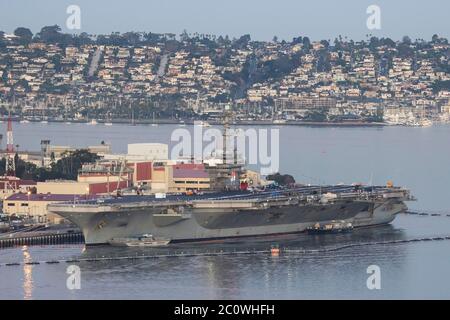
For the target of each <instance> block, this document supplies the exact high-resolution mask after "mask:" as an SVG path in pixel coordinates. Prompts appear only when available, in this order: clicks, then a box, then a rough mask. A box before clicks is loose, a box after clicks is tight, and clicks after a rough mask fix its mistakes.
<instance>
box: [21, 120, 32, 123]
mask: <svg viewBox="0 0 450 320" xmlns="http://www.w3.org/2000/svg"><path fill="white" fill-rule="evenodd" d="M20 123H30V121H28V120H20Z"/></svg>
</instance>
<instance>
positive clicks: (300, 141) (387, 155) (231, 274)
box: [0, 123, 450, 299]
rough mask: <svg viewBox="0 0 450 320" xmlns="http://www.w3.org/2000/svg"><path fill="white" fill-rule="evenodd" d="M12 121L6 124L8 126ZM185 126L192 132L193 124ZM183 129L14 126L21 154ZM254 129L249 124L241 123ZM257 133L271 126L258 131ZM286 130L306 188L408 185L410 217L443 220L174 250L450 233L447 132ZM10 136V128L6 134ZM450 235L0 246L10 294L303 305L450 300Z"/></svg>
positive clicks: (154, 137) (292, 165)
mask: <svg viewBox="0 0 450 320" xmlns="http://www.w3.org/2000/svg"><path fill="white" fill-rule="evenodd" d="M4 126H6V124H5V125H4ZM186 128H188V127H186ZM176 129H179V127H178V126H172V125H160V126H158V127H152V126H130V125H116V124H115V125H113V126H111V127H105V126H103V125H96V126H88V125H85V124H72V125H66V124H56V123H55V124H54V123H51V124H40V123H36V124H18V123H15V124H14V130H15V131H14V138H15V143H16V144H19V145H20V146H19V148H20V150H38V149H39V143H40V140H41V139H50V140H51V142H52V144H58V145H75V146H79V147H83V146H87V145H93V144H98V143H100V141H102V140H104V141H106V142H110V143H112V147H113V151H115V152H125V151H126V145H127V143H132V142H163V143H169V144H171V145H173V144H174V143H173V142H171V141H170V140H171V134H172V132H173V131H174V130H176ZM244 129H246V128H244ZM255 129H258V130H259V129H262V130H263V129H270V128H268V127H257V128H255ZM272 129H279V130H280V131H279V135H280V144H279V150H280V156H279V167H280V171H281V172H283V173H290V174H292V175H293V176H294V177H295V178H296V180H297V181H298V182H305V183H318V182H321V183H339V182H344V183H352V182H363V183H368V182H370V181H371V182H373V183H374V184H385V183H386V181H387V180H393V181H394V183H395V184H396V185H402V186H406V187H408V188H410V189H411V190H412V193H413V194H414V195H415V196H416V197H417V198H418V201H416V202H412V203H409V206H410V208H411V210H415V211H421V212H423V211H424V212H430V213H438V214H440V216H419V215H403V214H401V215H399V216H398V217H397V218H396V219H395V220H394V222H393V223H392V224H390V225H387V226H381V227H374V228H366V229H359V230H355V231H354V232H352V233H350V234H340V235H321V236H311V235H306V234H301V235H295V236H292V235H291V236H284V237H273V238H263V239H252V240H246V241H234V242H228V243H224V244H186V245H176V246H171V247H170V248H168V249H164V250H168V252H171V253H177V252H182V251H183V252H187V251H189V252H191V251H195V252H205V253H207V252H211V251H217V250H231V251H232V250H238V251H239V250H254V249H257V250H258V249H261V250H263V249H264V250H266V249H269V248H270V247H271V246H272V245H274V244H277V245H279V246H280V247H281V248H282V249H284V248H288V249H289V248H290V249H307V250H312V249H323V248H330V247H335V246H342V245H345V244H362V243H373V242H379V241H388V240H408V239H416V238H423V237H443V236H450V216H447V214H448V215H450V188H449V182H450V168H449V163H450V148H449V147H450V126H447V125H436V126H433V127H429V128H408V127H383V128H366V127H355V128H350V127H343V128H341V127H339V128H328V127H291V126H289V127H272ZM3 130H5V128H4V129H3ZM448 252H450V240H436V241H418V242H405V243H395V244H378V245H377V244H372V245H361V246H353V247H349V248H342V249H340V250H336V251H330V252H316V253H286V252H282V254H281V255H280V256H278V257H273V256H271V255H270V254H267V253H260V254H252V255H229V256H195V257H170V258H169V257H165V258H150V259H130V260H120V261H117V260H116V261H108V262H106V261H103V262H101V261H100V262H99V261H97V262H96V261H91V262H87V261H83V262H77V263H65V262H63V263H59V264H46V263H41V264H39V265H20V266H5V265H1V264H2V263H3V264H4V263H9V262H26V261H42V262H45V261H49V260H55V259H74V258H77V257H81V258H95V257H111V256H113V257H118V256H121V257H122V256H136V255H138V256H139V255H149V254H157V253H165V252H158V251H155V249H153V250H152V249H146V250H136V249H126V248H110V247H92V248H87V249H86V248H84V247H83V246H81V245H72V246H46V247H39V246H36V247H17V248H11V249H4V250H0V298H3V299H45V298H49V299H60V298H64V299H80V298H83V299H103V298H111V299H123V298H125V299H133V298H136V299H158V298H162V299H183V298H191V299H216V298H217V299H252V298H255V299H270V298H275V299H297V298H307V299H309V298H325V299H330V298H344V299H358V298H364V299H377V298H387V299H391V298H397V299H402V298H413V299H416V298H426V299H427V298H438V299H440V298H446V299H448V298H450V277H449V276H448V270H449V268H450V259H449V258H448ZM71 264H75V265H77V266H78V267H79V268H80V285H81V288H80V289H74V290H70V289H68V287H67V283H66V282H67V279H68V277H69V274H67V267H68V266H69V265H71ZM371 265H376V266H378V267H379V270H380V285H381V288H380V289H373V290H370V289H368V287H367V279H368V277H369V276H370V274H368V273H367V268H368V267H369V266H371Z"/></svg>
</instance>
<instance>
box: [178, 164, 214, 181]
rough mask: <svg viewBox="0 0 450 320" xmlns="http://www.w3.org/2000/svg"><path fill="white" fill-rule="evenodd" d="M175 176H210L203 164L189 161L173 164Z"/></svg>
mask: <svg viewBox="0 0 450 320" xmlns="http://www.w3.org/2000/svg"><path fill="white" fill-rule="evenodd" d="M173 177H174V178H209V174H208V172H207V171H206V170H205V166H204V165H203V164H196V163H187V164H177V165H174V166H173Z"/></svg>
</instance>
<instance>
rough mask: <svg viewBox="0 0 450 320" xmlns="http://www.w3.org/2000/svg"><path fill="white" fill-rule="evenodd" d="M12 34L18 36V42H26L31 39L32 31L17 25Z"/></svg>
mask: <svg viewBox="0 0 450 320" xmlns="http://www.w3.org/2000/svg"><path fill="white" fill-rule="evenodd" d="M14 35H15V36H17V37H19V42H20V43H21V44H28V43H30V42H31V40H32V39H33V33H32V32H31V30H30V29H28V28H23V27H19V28H17V29H16V30H14Z"/></svg>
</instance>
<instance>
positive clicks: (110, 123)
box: [105, 122, 113, 126]
mask: <svg viewBox="0 0 450 320" xmlns="http://www.w3.org/2000/svg"><path fill="white" fill-rule="evenodd" d="M112 125H113V124H112V122H105V126H112Z"/></svg>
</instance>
